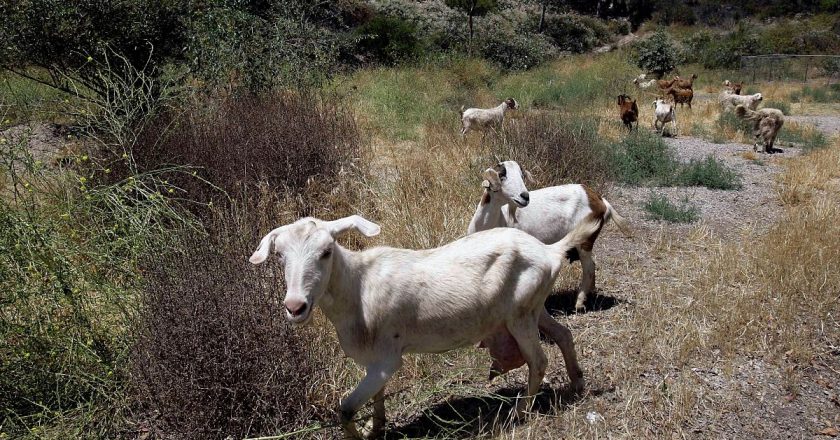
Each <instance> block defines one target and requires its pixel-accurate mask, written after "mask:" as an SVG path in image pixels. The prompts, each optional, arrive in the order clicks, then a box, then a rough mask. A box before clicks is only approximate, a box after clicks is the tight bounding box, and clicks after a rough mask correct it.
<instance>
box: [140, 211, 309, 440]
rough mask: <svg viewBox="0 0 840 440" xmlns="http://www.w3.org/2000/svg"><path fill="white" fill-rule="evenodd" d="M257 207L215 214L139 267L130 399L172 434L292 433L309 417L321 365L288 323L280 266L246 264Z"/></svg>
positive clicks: (158, 426) (159, 427)
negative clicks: (203, 229) (204, 226)
mask: <svg viewBox="0 0 840 440" xmlns="http://www.w3.org/2000/svg"><path fill="white" fill-rule="evenodd" d="M260 217H262V213H248V212H238V213H235V214H234V213H231V214H219V217H217V218H216V219H215V221H213V222H212V223H213V224H212V225H211V227H210V230H209V231H208V232H209V233H208V234H206V235H204V234H202V233H200V232H197V231H186V232H185V233H184V234H181V235H180V236H179V237H174V238H173V240H174V241H178V242H179V246H178V250H175V251H171V252H162V253H155V254H154V255H149V256H147V257H145V258H144V259H143V260H144V262H143V263H142V266H143V269H144V273H145V284H144V287H143V293H142V296H141V303H142V306H141V310H140V313H139V315H140V319H139V322H140V323H139V325H138V327H139V328H138V333H139V337H138V340H137V343H136V346H135V348H134V350H133V355H132V373H133V377H134V378H135V383H134V386H135V388H136V390H137V394H138V395H137V398H138V399H139V401H140V402H141V403H142V404H143V406H144V409H145V410H146V411H147V413H146V414H145V415H144V416H143V418H144V419H145V418H146V417H148V418H150V419H151V420H149V421H148V422H144V423H148V424H150V425H152V429H153V430H156V431H161V432H167V433H168V434H169V435H173V436H175V437H178V438H218V439H222V438H244V437H256V436H258V435H261V434H263V435H268V434H274V433H276V432H278V431H281V432H282V431H291V430H293V428H295V427H299V426H300V425H301V424H302V423H303V422H304V421H305V420H306V419H307V418H308V417H309V416H311V414H310V411H311V409H310V406H309V405H307V392H308V391H309V389H310V386H311V383H310V381H312V380H313V377H315V372H316V371H317V370H318V369H320V368H323V367H325V366H324V365H320V364H319V363H318V361H317V359H316V358H314V357H312V356H309V353H308V347H307V346H308V341H307V340H306V338H305V337H304V336H303V335H302V333H301V332H302V331H305V330H300V329H292V327H291V325H290V324H288V323H287V322H285V319H284V311H283V305H282V303H281V302H280V298H281V297H280V296H278V292H282V291H283V290H284V286H283V284H282V280H283V277H282V266H281V265H279V264H273V263H269V264H268V265H267V267H265V268H264V267H259V268H255V267H253V266H252V265H250V264H249V263H248V261H247V258H246V257H247V256H248V255H249V254H250V253H251V252H252V251H253V246H254V242H253V240H254V237H259V236H260V233H262V232H264V231H258V230H257V224H258V223H259V222H257V221H255V218H260Z"/></svg>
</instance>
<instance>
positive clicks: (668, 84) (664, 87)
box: [656, 76, 680, 91]
mask: <svg viewBox="0 0 840 440" xmlns="http://www.w3.org/2000/svg"><path fill="white" fill-rule="evenodd" d="M679 80H680V77H679V76H675V77H674V78H673V79H672V80H670V81H668V80H667V79H660V80H657V81H656V85H657V86H659V88H660V89H661V90H663V91H664V90H668V89H669V88H671V86H673V85H674V83H675V82H677V81H679Z"/></svg>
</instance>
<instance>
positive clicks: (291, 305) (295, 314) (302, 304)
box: [283, 299, 309, 321]
mask: <svg viewBox="0 0 840 440" xmlns="http://www.w3.org/2000/svg"><path fill="white" fill-rule="evenodd" d="M283 305H284V306H285V307H286V314H287V315H288V316H289V318H290V319H292V320H294V321H302V320H303V319H305V318H306V312H307V311H308V310H307V309H308V308H309V306H308V305H307V304H306V301H301V300H296V299H287V300H286V301H283Z"/></svg>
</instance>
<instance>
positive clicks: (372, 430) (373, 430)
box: [362, 419, 385, 439]
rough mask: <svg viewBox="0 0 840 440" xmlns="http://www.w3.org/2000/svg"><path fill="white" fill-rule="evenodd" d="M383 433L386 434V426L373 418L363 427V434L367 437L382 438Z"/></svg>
mask: <svg viewBox="0 0 840 440" xmlns="http://www.w3.org/2000/svg"><path fill="white" fill-rule="evenodd" d="M383 434H385V426H384V425H382V424H377V423H375V422H374V421H373V419H371V420H368V421H367V423H365V426H364V428H362V435H363V436H364V438H365V439H377V438H382V436H383Z"/></svg>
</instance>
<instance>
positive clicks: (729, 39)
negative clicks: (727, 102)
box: [682, 24, 764, 69]
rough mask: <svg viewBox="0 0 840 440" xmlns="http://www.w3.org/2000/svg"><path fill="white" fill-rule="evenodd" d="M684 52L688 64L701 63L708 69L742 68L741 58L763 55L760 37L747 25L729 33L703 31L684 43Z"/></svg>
mask: <svg viewBox="0 0 840 440" xmlns="http://www.w3.org/2000/svg"><path fill="white" fill-rule="evenodd" d="M683 45H684V49H683V51H682V53H683V55H684V56H685V61H686V62H692V63H701V64H702V65H703V67H705V68H707V69H727V68H728V69H734V68H738V67H740V64H741V56H743V55H755V54H758V53H762V52H763V51H764V49H763V48H762V45H761V38H760V36H759V35H758V34H757V33H756V32H755V31H754V30H752V28H750V27H748V26H746V25H743V24H742V25H739V26H738V28H737V29H736V30H735V31H733V32H729V33H725V34H716V33H712V32H708V31H701V32H698V33H695V34H693V35H691V36H690V37H689V38H687V39H686V40H685V41H684V42H683Z"/></svg>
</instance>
